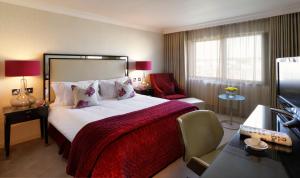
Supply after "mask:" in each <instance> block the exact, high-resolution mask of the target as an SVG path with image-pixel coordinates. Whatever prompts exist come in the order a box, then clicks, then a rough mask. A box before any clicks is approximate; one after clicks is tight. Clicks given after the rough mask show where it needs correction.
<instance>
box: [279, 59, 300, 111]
mask: <svg viewBox="0 0 300 178" xmlns="http://www.w3.org/2000/svg"><path fill="white" fill-rule="evenodd" d="M277 96H278V99H279V100H281V101H284V102H286V103H287V104H289V105H291V106H290V107H294V108H300V57H289V58H278V59H277Z"/></svg>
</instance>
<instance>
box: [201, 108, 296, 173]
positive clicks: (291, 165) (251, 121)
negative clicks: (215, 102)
mask: <svg viewBox="0 0 300 178" xmlns="http://www.w3.org/2000/svg"><path fill="white" fill-rule="evenodd" d="M244 124H245V125H248V126H253V127H259V128H264V129H270V130H276V131H280V132H285V133H287V134H288V135H289V136H290V137H291V138H292V141H293V146H292V147H291V148H290V151H292V152H291V153H286V152H282V151H276V150H275V148H272V149H268V150H267V151H265V152H253V151H252V152H251V151H250V152H247V151H246V150H245V144H244V138H242V137H240V135H239V133H236V134H235V136H234V137H233V139H232V140H231V141H230V142H229V143H228V145H227V146H226V147H225V148H224V150H223V151H222V152H221V153H220V155H219V156H218V157H217V158H216V160H215V161H214V162H213V163H212V164H211V165H210V167H209V168H208V169H207V170H206V171H205V172H204V173H203V175H202V176H201V178H241V177H242V178H299V177H300V139H299V138H298V137H297V136H296V135H295V134H294V133H293V132H292V131H291V130H289V129H287V128H285V127H284V126H282V121H281V119H280V118H279V116H278V115H276V114H273V113H271V111H270V109H269V108H268V107H265V106H262V105H258V106H257V107H256V109H255V110H254V111H253V112H252V114H251V115H250V116H249V118H248V119H247V120H246V122H245V123H244ZM273 146H275V145H273ZM285 148H286V147H285Z"/></svg>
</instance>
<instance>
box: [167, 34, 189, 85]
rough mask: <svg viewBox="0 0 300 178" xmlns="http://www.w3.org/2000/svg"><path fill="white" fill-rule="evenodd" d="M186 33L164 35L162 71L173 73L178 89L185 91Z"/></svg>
mask: <svg viewBox="0 0 300 178" xmlns="http://www.w3.org/2000/svg"><path fill="white" fill-rule="evenodd" d="M185 43H186V33H185V32H178V33H171V34H166V35H164V71H165V72H168V73H173V74H174V77H175V79H176V80H177V82H178V84H179V85H180V87H182V88H183V89H186V57H185V56H186V51H185V50H186V45H185Z"/></svg>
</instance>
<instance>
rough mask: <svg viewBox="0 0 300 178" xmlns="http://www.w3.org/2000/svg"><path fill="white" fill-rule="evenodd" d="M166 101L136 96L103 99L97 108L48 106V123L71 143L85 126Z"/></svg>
mask: <svg viewBox="0 0 300 178" xmlns="http://www.w3.org/2000/svg"><path fill="white" fill-rule="evenodd" d="M166 101H168V100H165V99H161V98H155V97H150V96H145V95H139V94H136V96H134V97H133V98H129V99H125V100H117V99H115V98H114V99H103V100H101V102H100V105H99V106H92V107H87V108H82V109H72V108H71V107H67V106H50V113H49V118H48V120H49V122H50V123H51V124H52V125H53V126H54V127H55V128H56V129H57V130H58V131H59V132H60V133H62V134H63V135H64V136H65V137H66V138H67V139H68V140H69V141H71V142H72V141H73V139H74V138H75V136H76V134H77V133H78V132H79V130H80V129H81V128H82V127H83V126H85V125H86V124H88V123H90V122H93V121H97V120H101V119H105V118H107V117H111V116H115V115H120V114H126V113H129V112H133V111H137V110H141V109H145V108H148V107H151V106H154V105H158V104H161V103H164V102H166Z"/></svg>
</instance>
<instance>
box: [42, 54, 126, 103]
mask: <svg viewBox="0 0 300 178" xmlns="http://www.w3.org/2000/svg"><path fill="white" fill-rule="evenodd" d="M127 75H128V57H127V56H107V55H85V54H79V55H77V54H44V99H45V100H48V101H49V100H51V99H50V98H52V97H51V96H50V95H52V92H51V89H50V83H51V82H62V81H68V82H75V81H82V80H101V79H111V78H118V77H124V76H127Z"/></svg>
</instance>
